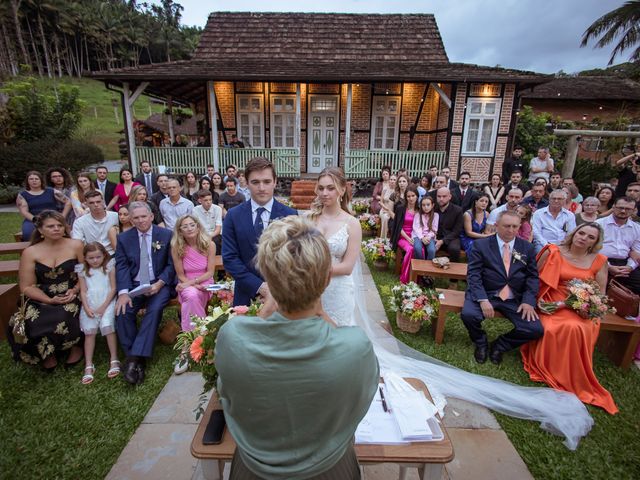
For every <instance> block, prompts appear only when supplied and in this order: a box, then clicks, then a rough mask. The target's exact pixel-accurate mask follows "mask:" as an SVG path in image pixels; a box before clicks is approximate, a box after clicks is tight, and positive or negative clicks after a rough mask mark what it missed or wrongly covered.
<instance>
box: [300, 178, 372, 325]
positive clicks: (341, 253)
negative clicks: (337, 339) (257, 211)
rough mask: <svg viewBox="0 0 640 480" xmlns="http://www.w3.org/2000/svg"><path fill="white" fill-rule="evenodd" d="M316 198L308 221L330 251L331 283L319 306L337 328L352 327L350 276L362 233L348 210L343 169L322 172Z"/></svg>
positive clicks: (348, 198)
mask: <svg viewBox="0 0 640 480" xmlns="http://www.w3.org/2000/svg"><path fill="white" fill-rule="evenodd" d="M316 195H317V197H316V199H315V200H314V202H313V204H312V205H311V214H310V218H311V220H312V221H313V222H314V223H315V224H316V227H317V228H318V230H320V232H321V233H322V235H323V236H324V237H325V238H326V240H327V242H328V243H329V248H330V250H331V281H330V283H329V286H328V287H327V289H326V290H325V291H324V293H323V294H322V306H323V308H324V310H325V311H326V312H327V314H328V315H329V317H331V319H332V320H333V321H334V322H336V324H338V325H339V326H343V325H355V320H354V318H353V314H354V311H355V300H354V298H353V297H354V293H355V289H354V282H353V278H352V276H351V274H352V272H353V268H354V266H355V264H356V262H357V260H358V257H359V255H360V242H361V241H362V229H361V228H360V223H359V222H358V220H356V218H355V217H354V216H353V215H351V211H350V210H349V201H350V199H351V194H350V192H349V190H348V188H347V179H346V178H345V176H344V172H343V171H342V169H340V168H337V167H328V168H325V169H324V170H322V172H320V176H319V177H318V183H317V185H316Z"/></svg>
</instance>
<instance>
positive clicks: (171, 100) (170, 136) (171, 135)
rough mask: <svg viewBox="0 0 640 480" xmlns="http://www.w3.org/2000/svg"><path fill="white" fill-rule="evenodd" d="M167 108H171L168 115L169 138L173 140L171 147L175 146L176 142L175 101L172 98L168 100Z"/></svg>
mask: <svg viewBox="0 0 640 480" xmlns="http://www.w3.org/2000/svg"><path fill="white" fill-rule="evenodd" d="M167 106H168V108H169V115H167V120H168V121H169V138H170V139H171V146H173V142H175V141H176V134H175V132H174V131H173V99H172V98H171V97H168V98H167Z"/></svg>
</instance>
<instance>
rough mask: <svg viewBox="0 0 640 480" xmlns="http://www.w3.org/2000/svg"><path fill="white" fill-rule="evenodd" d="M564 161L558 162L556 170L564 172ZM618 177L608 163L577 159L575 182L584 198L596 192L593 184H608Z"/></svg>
mask: <svg viewBox="0 0 640 480" xmlns="http://www.w3.org/2000/svg"><path fill="white" fill-rule="evenodd" d="M563 163H564V160H558V161H557V162H556V169H558V170H559V171H562V164H563ZM616 176H618V170H616V169H615V168H614V167H612V166H611V164H610V163H608V162H596V161H594V160H592V159H589V158H576V166H575V168H574V169H573V175H572V177H573V180H574V181H575V182H576V186H577V187H578V190H580V193H581V194H582V196H583V197H587V196H589V195H592V194H593V193H595V192H594V189H593V186H592V182H608V181H609V179H610V178H613V177H616Z"/></svg>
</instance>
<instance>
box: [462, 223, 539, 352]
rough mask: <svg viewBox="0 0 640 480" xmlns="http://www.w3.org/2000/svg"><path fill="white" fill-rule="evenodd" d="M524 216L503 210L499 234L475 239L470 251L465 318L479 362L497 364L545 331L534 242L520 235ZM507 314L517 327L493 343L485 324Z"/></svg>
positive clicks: (464, 308) (497, 225)
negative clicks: (540, 313)
mask: <svg viewBox="0 0 640 480" xmlns="http://www.w3.org/2000/svg"><path fill="white" fill-rule="evenodd" d="M519 228H520V217H519V216H518V215H517V214H516V213H515V212H510V211H504V212H501V213H500V215H499V216H498V221H497V222H496V235H493V236H491V237H487V238H482V239H480V240H476V241H475V242H474V243H473V248H472V249H471V252H470V254H469V265H468V270H467V272H468V273H467V282H468V287H467V292H466V295H465V300H464V306H463V308H462V314H461V316H462V321H463V322H464V326H465V327H467V330H468V331H469V336H470V337H471V340H472V341H473V343H475V345H476V349H475V352H474V357H475V359H476V361H477V362H478V363H484V362H486V361H487V356H488V357H489V358H490V359H491V361H492V362H493V363H495V364H499V363H500V362H501V361H502V354H503V353H504V352H507V351H509V350H512V349H514V348H517V347H519V346H520V345H522V344H524V343H527V342H529V341H531V340H535V339H537V338H540V337H541V336H542V334H543V329H542V324H541V323H540V321H539V320H538V314H537V313H536V311H535V306H536V295H537V294H538V286H539V285H538V267H537V265H536V254H535V249H534V247H533V245H532V244H530V243H529V242H527V241H525V240H522V239H520V238H517V237H516V234H517V233H518V229H519ZM495 310H497V311H499V312H500V313H502V315H504V316H505V317H506V318H507V319H508V320H509V321H510V322H511V323H513V326H514V328H513V330H511V331H510V332H508V333H506V334H504V335H500V336H499V337H498V338H497V339H496V340H495V341H493V342H492V343H491V345H489V344H488V342H487V335H486V333H485V331H484V330H483V329H482V326H481V325H482V321H483V320H484V319H486V318H492V317H494V316H495Z"/></svg>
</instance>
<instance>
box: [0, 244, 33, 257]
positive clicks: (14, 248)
mask: <svg viewBox="0 0 640 480" xmlns="http://www.w3.org/2000/svg"><path fill="white" fill-rule="evenodd" d="M30 244H31V243H30V242H11V243H0V255H6V254H9V253H22V251H23V250H24V249H25V248H27V247H28V246H29V245H30Z"/></svg>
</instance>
